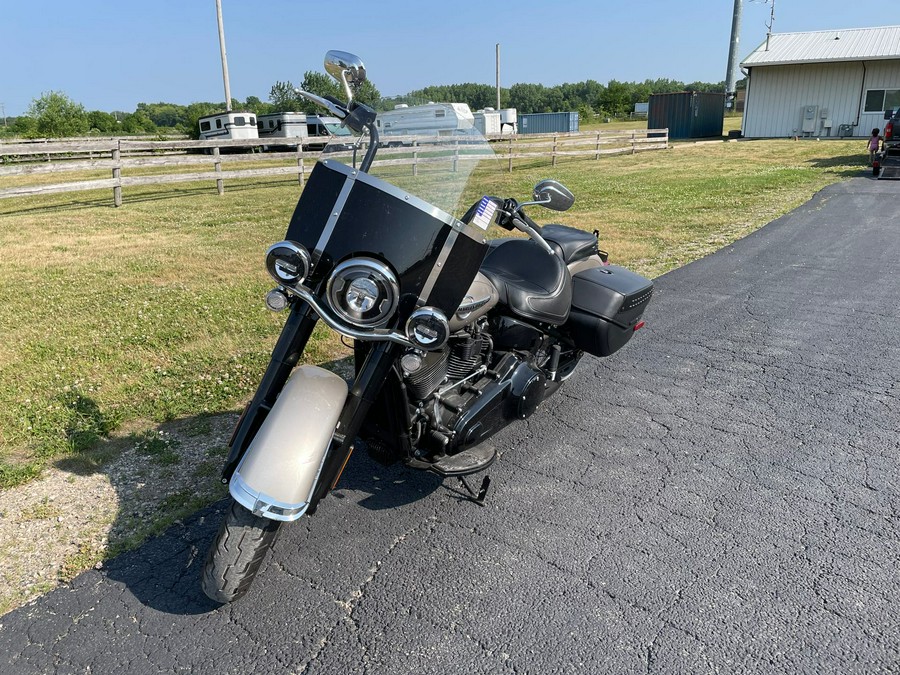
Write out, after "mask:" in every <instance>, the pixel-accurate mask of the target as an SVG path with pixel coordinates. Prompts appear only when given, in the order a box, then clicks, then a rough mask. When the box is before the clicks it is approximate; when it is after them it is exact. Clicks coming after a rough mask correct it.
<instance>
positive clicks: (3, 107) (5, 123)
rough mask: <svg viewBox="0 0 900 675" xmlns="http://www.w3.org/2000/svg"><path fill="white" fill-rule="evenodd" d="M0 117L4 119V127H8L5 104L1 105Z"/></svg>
mask: <svg viewBox="0 0 900 675" xmlns="http://www.w3.org/2000/svg"><path fill="white" fill-rule="evenodd" d="M0 116H2V117H3V126H5V127H8V126H9V124H8V123H7V121H6V106H5V105H4V104H3V103H0Z"/></svg>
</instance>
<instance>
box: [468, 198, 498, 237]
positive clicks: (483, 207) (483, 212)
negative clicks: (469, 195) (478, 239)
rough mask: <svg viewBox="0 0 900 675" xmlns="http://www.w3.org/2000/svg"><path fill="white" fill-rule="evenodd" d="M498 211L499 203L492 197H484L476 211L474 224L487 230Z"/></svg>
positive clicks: (473, 219)
mask: <svg viewBox="0 0 900 675" xmlns="http://www.w3.org/2000/svg"><path fill="white" fill-rule="evenodd" d="M496 212H497V204H496V203H495V202H494V201H493V200H492V199H491V198H490V197H482V198H481V201H480V202H479V203H478V209H476V211H475V217H474V218H472V224H473V225H477V226H478V227H480V228H481V229H482V230H486V229H488V227H490V225H491V223H492V222H494V214H495V213H496Z"/></svg>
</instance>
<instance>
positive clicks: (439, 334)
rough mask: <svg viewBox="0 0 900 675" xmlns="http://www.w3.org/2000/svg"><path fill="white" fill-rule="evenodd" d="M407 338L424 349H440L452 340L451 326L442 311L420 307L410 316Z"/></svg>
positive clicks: (407, 324)
mask: <svg viewBox="0 0 900 675" xmlns="http://www.w3.org/2000/svg"><path fill="white" fill-rule="evenodd" d="M406 337H408V338H409V341H410V342H412V343H413V344H415V345H418V346H419V347H421V348H422V349H431V350H434V349H440V348H441V347H443V346H444V345H445V344H447V340H448V339H449V338H450V324H449V323H448V321H447V317H446V316H445V315H444V313H443V312H442V311H441V310H439V309H435V308H434V307H420V308H419V309H417V310H416V311H415V312H413V313H412V314H410V315H409V320H408V321H407V322H406Z"/></svg>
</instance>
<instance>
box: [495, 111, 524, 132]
mask: <svg viewBox="0 0 900 675" xmlns="http://www.w3.org/2000/svg"><path fill="white" fill-rule="evenodd" d="M497 112H499V113H500V133H501V134H517V133H519V123H518V120H519V115H518V111H517V110H516V109H515V108H500V110H498V111H497Z"/></svg>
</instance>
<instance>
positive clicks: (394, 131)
mask: <svg viewBox="0 0 900 675" xmlns="http://www.w3.org/2000/svg"><path fill="white" fill-rule="evenodd" d="M375 124H376V125H377V127H378V130H379V132H380V135H381V137H382V138H385V137H388V136H459V135H465V134H469V133H471V132H472V130H473V129H474V127H475V118H474V116H473V115H472V111H471V110H469V106H468V105H466V104H465V103H427V104H425V105H415V106H407V105H405V104H400V105H397V106H396V107H395V108H394V109H393V110H387V111H385V112H382V113H379V114H378V119H377V120H376V121H375ZM387 144H388V145H393V144H394V143H393V142H388V143H387Z"/></svg>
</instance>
